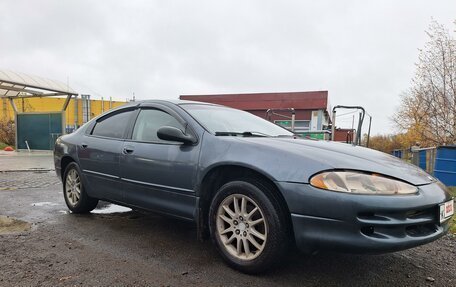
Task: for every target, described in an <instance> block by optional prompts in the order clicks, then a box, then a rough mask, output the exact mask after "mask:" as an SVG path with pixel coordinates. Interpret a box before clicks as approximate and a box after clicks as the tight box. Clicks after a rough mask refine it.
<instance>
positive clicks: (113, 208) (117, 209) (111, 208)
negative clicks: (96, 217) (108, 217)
mask: <svg viewBox="0 0 456 287" xmlns="http://www.w3.org/2000/svg"><path fill="white" fill-rule="evenodd" d="M130 211H131V208H128V207H124V206H120V205H116V204H108V205H106V206H103V207H98V208H96V209H94V210H93V211H92V213H97V214H109V213H123V212H130Z"/></svg>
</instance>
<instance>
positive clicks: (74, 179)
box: [65, 169, 81, 206]
mask: <svg viewBox="0 0 456 287" xmlns="http://www.w3.org/2000/svg"><path fill="white" fill-rule="evenodd" d="M65 193H66V198H67V199H68V202H69V203H70V205H71V206H75V205H76V204H78V202H79V199H80V198H81V178H80V177H79V174H78V172H77V171H76V169H72V170H70V171H69V172H68V174H67V176H66V180H65Z"/></svg>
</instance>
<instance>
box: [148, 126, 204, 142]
mask: <svg viewBox="0 0 456 287" xmlns="http://www.w3.org/2000/svg"><path fill="white" fill-rule="evenodd" d="M157 136H158V138H159V139H162V140H165V141H175V142H181V143H184V144H194V143H196V138H195V137H194V136H193V135H190V134H188V135H186V134H184V132H183V131H181V130H180V129H178V128H175V127H170V126H164V127H161V128H159V129H158V131H157Z"/></svg>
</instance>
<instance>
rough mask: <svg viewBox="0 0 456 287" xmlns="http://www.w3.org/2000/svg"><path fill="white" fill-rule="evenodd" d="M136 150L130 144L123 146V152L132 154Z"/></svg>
mask: <svg viewBox="0 0 456 287" xmlns="http://www.w3.org/2000/svg"><path fill="white" fill-rule="evenodd" d="M134 151H135V150H134V149H133V148H132V147H130V146H126V147H124V148H123V153H124V154H132V153H133V152H134Z"/></svg>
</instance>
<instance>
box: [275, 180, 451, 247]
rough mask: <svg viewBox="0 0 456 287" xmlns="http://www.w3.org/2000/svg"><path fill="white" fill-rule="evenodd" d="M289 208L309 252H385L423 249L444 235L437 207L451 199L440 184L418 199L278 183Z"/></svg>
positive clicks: (446, 225) (446, 224)
mask: <svg viewBox="0 0 456 287" xmlns="http://www.w3.org/2000/svg"><path fill="white" fill-rule="evenodd" d="M277 185H278V186H279V189H280V190H281V192H282V194H283V196H284V197H285V200H286V202H287V204H288V208H289V210H290V212H291V220H292V224H293V231H294V236H295V240H296V244H297V246H298V248H299V249H301V250H302V251H305V252H314V251H318V250H335V251H341V252H349V253H385V252H393V251H398V250H403V249H407V248H411V247H415V246H418V245H422V244H425V243H428V242H431V241H433V240H436V239H437V238H439V237H441V236H442V235H444V234H445V233H446V232H447V230H448V228H449V221H450V220H447V221H445V222H443V223H441V224H440V223H439V217H438V214H439V213H438V210H439V209H438V205H439V204H440V203H443V202H445V201H448V200H450V199H451V197H450V195H449V194H448V193H446V192H445V191H444V190H443V189H442V188H441V187H440V186H439V185H438V184H436V183H432V184H428V185H425V186H420V187H419V192H418V193H417V194H415V195H393V196H391V195H389V196H388V195H381V196H379V195H360V194H347V193H341V192H332V191H326V190H321V189H317V188H314V187H312V186H311V185H309V184H298V183H289V182H277Z"/></svg>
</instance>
